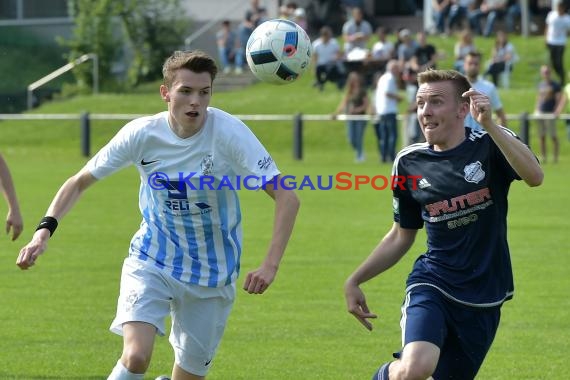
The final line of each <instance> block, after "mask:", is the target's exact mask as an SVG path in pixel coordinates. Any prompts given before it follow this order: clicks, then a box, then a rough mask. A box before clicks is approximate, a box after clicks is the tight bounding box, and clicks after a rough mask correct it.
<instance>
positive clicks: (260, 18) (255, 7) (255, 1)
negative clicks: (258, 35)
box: [245, 0, 267, 29]
mask: <svg viewBox="0 0 570 380" xmlns="http://www.w3.org/2000/svg"><path fill="white" fill-rule="evenodd" d="M245 19H246V20H249V21H250V22H251V23H252V24H253V28H254V29H255V28H256V27H258V26H259V24H261V23H262V22H264V21H266V19H267V10H266V9H265V8H264V7H262V6H261V5H259V0H251V6H250V8H249V9H248V10H247V11H246V12H245Z"/></svg>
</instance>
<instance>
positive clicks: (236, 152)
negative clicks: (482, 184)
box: [17, 51, 299, 380]
mask: <svg viewBox="0 0 570 380" xmlns="http://www.w3.org/2000/svg"><path fill="white" fill-rule="evenodd" d="M216 73H217V67H216V64H215V62H214V60H213V59H212V58H211V57H209V56H208V55H206V54H205V53H202V52H199V51H194V52H175V53H174V54H173V55H172V56H171V57H169V58H168V59H167V60H166V62H165V63H164V66H163V75H164V84H163V85H161V86H160V95H161V97H162V99H163V100H164V101H165V102H166V103H167V105H168V111H167V112H162V113H159V114H157V115H154V116H149V117H143V118H139V119H136V120H133V121H132V122H130V123H128V124H127V125H125V126H124V127H123V128H122V129H121V130H120V131H119V132H118V133H117V134H116V135H115V136H114V137H113V138H112V140H111V141H110V142H109V143H108V144H107V145H106V146H105V147H103V148H102V149H101V150H100V151H99V152H98V153H97V154H96V155H95V156H94V157H93V158H92V159H91V160H89V162H88V163H87V164H86V165H85V167H84V168H83V169H81V170H80V171H79V172H78V173H77V174H76V175H74V176H73V177H71V178H70V179H68V180H67V181H66V182H65V183H64V184H63V186H62V187H61V188H60V190H59V192H58V193H57V195H56V196H55V198H54V200H53V201H52V203H51V205H50V207H49V208H48V210H47V214H46V215H47V216H46V217H44V218H43V219H42V221H41V223H40V225H39V226H38V228H37V230H36V232H35V233H34V236H33V238H32V240H31V242H30V243H28V245H26V246H25V247H24V248H22V250H21V251H20V254H19V256H18V259H17V265H18V266H20V268H22V269H28V268H30V267H31V266H32V265H34V263H35V261H36V259H37V258H38V256H39V255H40V254H42V253H43V252H44V251H45V249H46V246H47V242H48V240H49V238H50V236H51V235H52V234H53V232H54V231H55V228H56V227H57V223H58V221H59V220H61V218H62V217H63V216H64V215H65V214H66V213H67V212H68V211H69V210H70V209H71V207H72V206H73V205H74V204H75V203H76V201H77V200H78V199H79V196H80V195H81V194H82V193H83V192H84V191H85V190H86V189H87V188H88V187H89V186H91V185H92V184H94V183H95V182H96V181H97V180H99V179H102V178H105V177H107V176H109V175H111V174H112V173H114V172H116V171H118V170H119V169H121V168H124V167H126V166H128V165H135V167H136V168H137V170H138V172H139V175H140V180H141V183H140V190H139V208H140V211H141V214H142V223H141V225H140V228H139V230H138V231H137V232H136V233H135V235H134V236H133V238H132V240H131V244H130V248H129V255H128V257H127V258H126V259H125V262H124V264H123V270H122V276H121V290H120V295H119V299H118V304H117V314H116V317H115V320H114V321H113V323H112V325H111V331H113V332H115V333H117V334H120V335H122V336H123V354H122V356H121V358H120V360H119V361H118V362H117V364H116V366H115V367H114V369H113V370H112V372H111V374H110V375H109V377H108V379H109V380H135V379H143V376H144V373H145V372H146V370H147V368H148V366H149V363H150V357H151V354H152V349H153V345H154V339H155V335H156V334H159V335H164V334H165V326H164V322H165V318H166V317H167V316H168V315H169V314H170V315H171V317H172V329H171V332H170V339H169V340H170V343H171V344H172V347H173V349H174V354H175V364H174V368H173V370H172V371H173V372H172V379H174V380H195V379H204V378H205V376H206V374H207V372H208V369H209V368H210V366H211V363H212V360H213V358H214V355H215V352H216V349H217V346H218V344H219V342H220V339H221V337H222V334H223V331H224V328H225V325H226V321H227V318H228V315H229V312H230V310H231V308H232V305H233V301H234V298H235V281H236V279H237V276H238V273H239V268H240V256H241V252H242V229H241V219H242V215H241V211H240V205H239V200H238V196H237V192H236V190H237V189H238V188H239V185H240V183H241V181H240V178H248V181H247V186H248V188H257V187H258V188H263V189H264V190H265V192H266V193H267V194H268V195H269V196H270V197H271V198H273V199H274V200H275V217H274V227H273V236H272V239H271V242H270V244H269V249H268V252H267V255H266V257H265V259H264V260H263V263H262V264H261V266H260V267H259V268H258V269H256V270H253V271H251V272H249V273H248V274H247V276H246V278H245V282H244V286H243V288H244V289H245V290H246V291H247V292H249V293H252V294H262V293H264V292H265V291H266V290H267V288H268V287H269V286H270V285H271V283H272V282H273V280H274V278H275V276H276V273H277V270H278V267H279V263H280V261H281V259H282V256H283V254H284V251H285V247H286V246H287V242H288V240H289V238H290V235H291V233H292V230H293V225H294V223H295V218H296V215H297V210H298V208H299V200H298V198H297V196H296V194H295V193H294V192H293V191H290V190H286V189H283V187H279V186H274V183H279V182H277V181H278V178H279V175H280V172H279V170H278V169H277V166H276V164H275V162H274V161H273V159H272V158H271V156H270V155H269V153H268V152H267V151H266V149H265V148H264V147H263V145H262V144H261V143H260V142H259V141H258V139H257V138H256V137H255V136H254V135H253V133H252V132H251V131H250V130H249V128H248V127H247V126H246V125H245V124H243V123H242V122H241V121H240V120H239V119H237V118H235V117H234V116H231V115H229V114H227V113H225V112H223V111H221V110H219V109H216V108H212V107H209V103H210V99H211V96H212V90H213V88H212V86H213V81H214V78H215V76H216ZM272 179H273V180H274V182H272V181H271V180H272Z"/></svg>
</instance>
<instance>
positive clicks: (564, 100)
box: [554, 83, 570, 141]
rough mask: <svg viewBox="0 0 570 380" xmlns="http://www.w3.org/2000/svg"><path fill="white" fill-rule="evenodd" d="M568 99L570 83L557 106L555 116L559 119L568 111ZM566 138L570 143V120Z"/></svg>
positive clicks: (568, 120)
mask: <svg viewBox="0 0 570 380" xmlns="http://www.w3.org/2000/svg"><path fill="white" fill-rule="evenodd" d="M568 99H570V83H568V84H567V85H566V86H564V90H563V91H562V95H561V96H560V101H559V102H558V104H557V105H556V110H555V111H554V116H556V117H557V118H558V117H560V115H561V114H563V113H564V111H565V110H566V105H567V104H568ZM566 137H567V139H568V141H570V119H566Z"/></svg>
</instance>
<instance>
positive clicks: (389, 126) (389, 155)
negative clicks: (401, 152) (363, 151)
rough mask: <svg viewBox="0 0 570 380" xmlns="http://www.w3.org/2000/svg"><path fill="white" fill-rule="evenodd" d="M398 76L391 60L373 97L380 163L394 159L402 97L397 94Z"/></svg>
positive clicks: (397, 70)
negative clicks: (399, 106)
mask: <svg viewBox="0 0 570 380" xmlns="http://www.w3.org/2000/svg"><path fill="white" fill-rule="evenodd" d="M399 74H400V65H399V63H398V61H396V60H395V59H392V60H390V61H388V63H387V64H386V72H385V73H384V74H382V76H381V77H380V79H378V84H377V85H376V93H375V96H374V101H375V108H376V115H378V118H379V121H378V123H377V124H375V125H374V126H375V128H376V137H377V138H378V142H379V144H378V149H379V150H380V159H381V161H382V162H384V163H385V162H392V161H394V159H395V158H396V140H397V138H398V120H397V115H398V102H400V101H402V99H403V98H402V96H401V95H400V94H398V83H397V78H398V75H399Z"/></svg>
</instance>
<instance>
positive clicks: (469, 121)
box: [463, 51, 507, 130]
mask: <svg viewBox="0 0 570 380" xmlns="http://www.w3.org/2000/svg"><path fill="white" fill-rule="evenodd" d="M463 70H464V71H465V76H466V77H467V79H468V80H469V83H471V86H472V87H473V88H474V89H475V90H477V91H479V92H481V93H483V94H485V95H487V96H488V97H489V100H490V102H491V108H492V109H493V111H494V112H495V115H496V116H497V118H498V119H499V120H498V121H499V123H498V124H499V125H501V126H503V127H506V126H507V115H506V114H505V111H504V110H503V104H502V103H501V99H500V98H499V92H498V91H497V87H495V85H494V84H493V83H491V82H489V81H488V80H485V79H483V78H481V77H480V76H479V73H480V70H481V53H479V52H477V51H472V52H469V53H467V55H466V56H465V59H464V60H463ZM465 126H466V127H470V128H472V129H474V130H481V129H482V128H481V126H480V125H479V123H477V122H476V121H475V120H474V119H473V118H472V117H471V114H470V113H468V114H467V116H466V117H465Z"/></svg>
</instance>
